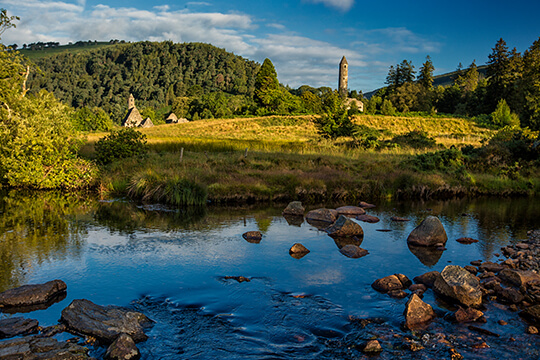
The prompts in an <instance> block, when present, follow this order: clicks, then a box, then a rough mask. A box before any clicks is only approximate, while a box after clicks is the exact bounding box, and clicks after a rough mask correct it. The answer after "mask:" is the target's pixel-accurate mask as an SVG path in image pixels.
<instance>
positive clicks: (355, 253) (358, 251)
mask: <svg viewBox="0 0 540 360" xmlns="http://www.w3.org/2000/svg"><path fill="white" fill-rule="evenodd" d="M339 252H340V253H342V254H343V255H345V256H346V257H350V258H352V259H358V258H361V257H363V256H366V255H367V254H369V252H368V251H367V250H366V249H362V248H361V247H359V246H356V245H352V244H348V245H345V246H344V247H342V248H341V249H339Z"/></svg>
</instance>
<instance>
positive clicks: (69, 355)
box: [0, 336, 93, 360]
mask: <svg viewBox="0 0 540 360" xmlns="http://www.w3.org/2000/svg"><path fill="white" fill-rule="evenodd" d="M0 359H28V360H38V359H56V360H61V359H65V360H68V359H69V360H83V359H93V358H92V357H90V356H88V349H87V348H85V347H82V346H80V345H78V344H75V343H72V342H59V341H57V340H56V339H54V338H48V337H37V336H27V337H22V338H15V339H10V340H5V341H1V342H0Z"/></svg>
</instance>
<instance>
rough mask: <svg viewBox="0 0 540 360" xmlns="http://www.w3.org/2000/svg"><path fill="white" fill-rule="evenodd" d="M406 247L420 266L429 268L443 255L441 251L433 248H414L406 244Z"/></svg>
mask: <svg viewBox="0 0 540 360" xmlns="http://www.w3.org/2000/svg"><path fill="white" fill-rule="evenodd" d="M407 246H408V247H409V251H410V252H411V253H412V254H413V255H414V256H416V257H417V258H418V260H420V262H421V263H422V264H424V265H426V266H427V267H430V268H431V267H433V266H435V265H436V264H437V263H438V262H439V260H440V258H441V256H442V254H443V250H439V249H438V248H436V247H433V246H415V245H411V244H407Z"/></svg>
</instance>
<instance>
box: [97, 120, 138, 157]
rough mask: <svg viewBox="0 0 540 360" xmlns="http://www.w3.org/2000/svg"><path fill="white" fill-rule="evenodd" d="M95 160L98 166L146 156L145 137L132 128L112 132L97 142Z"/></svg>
mask: <svg viewBox="0 0 540 360" xmlns="http://www.w3.org/2000/svg"><path fill="white" fill-rule="evenodd" d="M95 150H96V160H97V162H98V163H100V164H109V163H111V162H113V161H115V160H118V159H124V158H129V157H134V156H142V155H144V154H146V152H147V147H146V135H145V134H142V133H140V132H138V131H136V130H134V129H132V128H125V129H121V130H118V131H114V132H112V133H111V134H110V135H107V136H106V137H104V138H101V139H99V140H98V142H97V143H96V146H95Z"/></svg>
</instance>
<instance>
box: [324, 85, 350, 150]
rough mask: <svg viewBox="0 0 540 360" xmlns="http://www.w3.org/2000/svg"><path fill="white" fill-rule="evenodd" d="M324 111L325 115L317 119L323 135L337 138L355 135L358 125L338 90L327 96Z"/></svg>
mask: <svg viewBox="0 0 540 360" xmlns="http://www.w3.org/2000/svg"><path fill="white" fill-rule="evenodd" d="M324 112H325V114H324V115H322V116H321V117H319V118H317V119H316V120H315V125H317V127H318V130H319V134H320V135H321V136H322V137H325V138H330V139H336V138H338V137H341V136H353V134H354V131H355V129H356V125H355V124H353V122H352V119H351V117H350V116H349V114H348V113H347V110H346V109H345V106H344V104H343V100H342V99H341V97H340V96H339V95H338V94H337V92H333V93H330V94H329V95H328V96H327V97H326V98H325V100H324Z"/></svg>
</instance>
